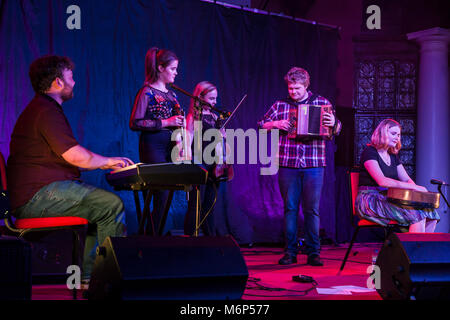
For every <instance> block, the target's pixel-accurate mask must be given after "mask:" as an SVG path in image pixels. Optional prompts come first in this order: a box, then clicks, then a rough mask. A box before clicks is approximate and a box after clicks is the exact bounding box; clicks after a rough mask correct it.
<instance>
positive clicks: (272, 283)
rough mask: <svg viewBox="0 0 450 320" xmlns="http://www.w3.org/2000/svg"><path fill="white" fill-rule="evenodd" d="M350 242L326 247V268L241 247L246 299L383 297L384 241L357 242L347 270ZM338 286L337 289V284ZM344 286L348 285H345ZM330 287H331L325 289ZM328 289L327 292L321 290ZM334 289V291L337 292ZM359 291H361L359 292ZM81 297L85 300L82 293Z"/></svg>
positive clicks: (38, 289)
mask: <svg viewBox="0 0 450 320" xmlns="http://www.w3.org/2000/svg"><path fill="white" fill-rule="evenodd" d="M347 247H348V244H344V245H340V246H324V247H322V252H321V258H322V260H323V262H324V266H323V267H312V266H309V265H307V264H306V256H305V255H299V256H298V258H297V260H298V262H297V263H296V264H293V265H288V266H281V265H279V264H278V260H279V259H280V258H281V257H282V255H283V254H282V249H281V248H279V247H267V246H265V247H262V246H254V247H252V248H246V247H243V248H241V252H242V255H243V257H244V259H245V261H246V263H247V267H248V271H249V279H248V282H247V288H246V290H245V292H244V295H243V297H242V299H243V300H381V297H380V296H379V295H378V293H377V292H376V291H374V290H372V291H368V288H367V279H368V277H369V274H368V273H367V268H368V267H369V265H370V264H371V261H372V254H373V252H374V251H375V250H378V251H379V249H380V247H381V244H380V243H362V244H359V243H357V244H355V245H354V246H353V249H352V253H351V254H350V256H349V258H348V260H347V264H346V266H345V268H344V270H343V271H342V272H341V273H340V274H339V267H340V265H341V262H342V260H343V258H344V255H345V251H346V249H347ZM294 275H307V276H310V277H313V279H314V280H315V282H316V283H317V284H316V285H315V286H314V285H312V284H311V283H298V282H294V281H293V280H292V276H294ZM336 286H337V287H338V288H335V287H336ZM343 286H346V288H344V287H343ZM324 289H328V290H324ZM323 291H326V292H327V293H326V294H323V293H319V292H323ZM333 291H334V293H333ZM358 291H359V292H358ZM71 299H72V296H71V292H70V291H69V290H68V289H67V288H66V286H65V285H33V289H32V300H71ZM79 299H80V300H82V297H81V294H79Z"/></svg>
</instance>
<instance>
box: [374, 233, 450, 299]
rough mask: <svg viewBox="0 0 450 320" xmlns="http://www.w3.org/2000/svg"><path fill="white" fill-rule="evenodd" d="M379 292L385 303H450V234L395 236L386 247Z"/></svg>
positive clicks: (381, 258) (380, 260)
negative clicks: (447, 301)
mask: <svg viewBox="0 0 450 320" xmlns="http://www.w3.org/2000/svg"><path fill="white" fill-rule="evenodd" d="M376 265H378V266H379V268H380V273H381V283H380V288H378V289H377V291H378V293H379V294H380V295H381V297H382V298H383V299H385V300H441V299H442V300H450V234H448V233H403V234H402V233H393V234H391V235H390V236H389V237H388V239H386V241H385V242H384V244H383V247H382V248H381V250H380V253H379V255H378V258H377V261H376Z"/></svg>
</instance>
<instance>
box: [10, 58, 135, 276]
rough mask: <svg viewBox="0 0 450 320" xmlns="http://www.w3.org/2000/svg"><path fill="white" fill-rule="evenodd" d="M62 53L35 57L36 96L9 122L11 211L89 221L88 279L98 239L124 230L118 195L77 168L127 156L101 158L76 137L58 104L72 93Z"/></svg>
mask: <svg viewBox="0 0 450 320" xmlns="http://www.w3.org/2000/svg"><path fill="white" fill-rule="evenodd" d="M73 68H74V65H73V63H72V61H71V60H70V59H69V58H67V57H59V56H44V57H41V58H39V59H37V60H35V61H34V62H33V63H32V64H31V66H30V70H29V76H30V80H31V84H32V86H33V89H34V91H35V92H36V95H35V97H34V98H33V100H31V102H30V103H29V104H28V106H27V107H26V108H25V109H24V111H23V112H22V114H21V115H20V116H19V119H18V120H17V122H16V125H15V127H14V130H13V133H12V136H11V143H10V156H9V159H8V166H7V167H8V168H7V173H8V186H9V191H10V200H11V208H12V213H13V215H14V216H15V217H17V218H39V217H60V216H76V217H81V218H85V219H87V220H88V221H89V226H88V232H87V235H86V243H85V250H84V257H83V267H82V269H83V275H82V278H83V279H89V277H90V273H91V269H92V267H93V263H94V259H95V249H96V245H97V241H98V243H103V241H104V240H105V238H106V237H108V236H124V235H125V224H124V221H125V213H124V206H123V203H122V200H121V199H120V198H119V197H117V196H116V195H115V194H113V193H111V192H108V191H105V190H102V189H99V188H96V187H93V186H90V185H88V184H85V183H83V182H82V181H81V180H80V168H83V169H87V170H93V169H113V170H115V169H119V168H123V167H126V166H128V165H131V164H133V162H132V161H131V160H130V159H128V158H123V157H103V156H101V155H98V154H95V153H94V152H92V151H89V150H87V149H85V148H83V147H82V146H81V145H79V144H78V142H77V141H76V140H75V138H74V136H73V133H72V129H71V127H70V125H69V122H68V120H67V118H66V116H65V115H64V112H63V109H62V107H61V104H62V103H63V102H65V101H67V100H69V99H71V98H72V97H73V87H74V85H75V81H74V80H73V78H72V76H73V74H72V70H73Z"/></svg>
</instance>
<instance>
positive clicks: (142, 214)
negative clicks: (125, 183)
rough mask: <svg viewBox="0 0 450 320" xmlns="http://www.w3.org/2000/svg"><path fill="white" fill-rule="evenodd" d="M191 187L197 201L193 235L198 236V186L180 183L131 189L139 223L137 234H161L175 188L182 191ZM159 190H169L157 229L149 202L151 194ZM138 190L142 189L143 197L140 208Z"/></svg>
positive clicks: (189, 189) (186, 190) (199, 204)
mask: <svg viewBox="0 0 450 320" xmlns="http://www.w3.org/2000/svg"><path fill="white" fill-rule="evenodd" d="M192 187H194V188H195V190H196V196H197V202H196V210H195V211H196V212H195V232H194V236H196V237H197V236H198V234H199V223H200V206H201V203H200V188H199V186H191V185H180V186H156V185H152V186H150V187H147V188H145V189H142V190H133V193H134V200H135V204H136V215H137V219H138V223H139V229H138V234H139V235H153V236H155V235H158V236H162V233H163V231H164V227H165V225H166V220H167V216H168V214H169V209H170V205H171V203H172V199H173V195H174V193H175V191H176V190H182V191H184V192H189V191H191V189H192ZM159 190H169V197H168V198H167V202H166V205H165V207H164V212H163V215H162V217H161V221H160V224H159V226H158V229H157V231H158V232H157V233H156V228H155V225H154V223H153V219H152V214H151V212H150V203H151V202H152V198H153V195H154V193H155V192H156V191H159ZM139 191H142V194H143V197H144V207H143V210H141V205H140V199H139Z"/></svg>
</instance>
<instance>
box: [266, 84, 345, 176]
mask: <svg viewBox="0 0 450 320" xmlns="http://www.w3.org/2000/svg"><path fill="white" fill-rule="evenodd" d="M311 96H312V92H311V91H308V98H309V97H311ZM308 98H306V99H305V100H303V101H301V102H300V103H299V104H302V103H305V102H306V101H307V99H308ZM289 99H290V98H289ZM308 104H312V105H327V104H328V105H331V103H330V102H329V101H328V100H327V99H325V98H324V97H321V96H317V97H316V98H315V99H314V100H312V101H309V102H308ZM291 108H295V107H294V106H292V105H291V104H289V103H287V102H285V101H280V100H279V101H276V102H275V103H274V104H273V105H272V107H270V109H269V111H267V113H266V114H265V115H264V117H263V119H262V120H261V121H259V122H258V126H259V127H262V126H263V124H264V123H266V122H271V121H278V120H289V111H290V109H291ZM340 130H341V122H340V121H339V120H338V119H336V125H335V126H334V128H333V134H335V135H337V134H339V132H340ZM278 159H279V165H280V166H281V167H289V168H312V167H325V166H326V150H325V140H323V139H313V140H306V141H299V140H294V139H289V138H288V136H287V132H285V131H283V130H280V140H279V150H278Z"/></svg>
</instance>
